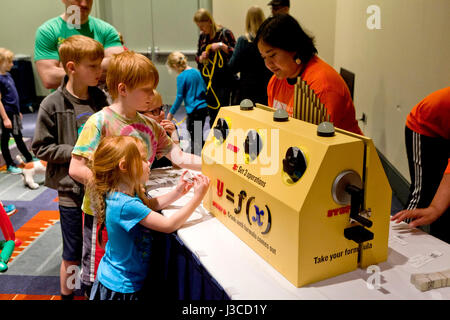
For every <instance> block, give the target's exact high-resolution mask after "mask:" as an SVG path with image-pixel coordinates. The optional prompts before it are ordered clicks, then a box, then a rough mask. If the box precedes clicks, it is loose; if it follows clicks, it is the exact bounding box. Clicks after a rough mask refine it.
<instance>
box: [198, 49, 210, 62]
mask: <svg viewBox="0 0 450 320" xmlns="http://www.w3.org/2000/svg"><path fill="white" fill-rule="evenodd" d="M207 59H208V53H207V52H206V51H203V52H202V54H201V55H200V57H199V58H198V61H200V62H201V63H203V61H206V60H207Z"/></svg>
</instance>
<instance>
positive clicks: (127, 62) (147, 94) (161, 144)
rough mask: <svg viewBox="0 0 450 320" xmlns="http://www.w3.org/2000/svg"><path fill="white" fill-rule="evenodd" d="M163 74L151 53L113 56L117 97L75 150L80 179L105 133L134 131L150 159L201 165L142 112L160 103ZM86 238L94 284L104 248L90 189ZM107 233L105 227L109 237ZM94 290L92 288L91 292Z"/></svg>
mask: <svg viewBox="0 0 450 320" xmlns="http://www.w3.org/2000/svg"><path fill="white" fill-rule="evenodd" d="M158 81H159V74H158V70H157V69H156V67H155V66H154V65H153V63H152V62H151V61H150V60H149V59H148V58H146V57H145V56H143V55H141V54H138V53H135V52H133V51H125V52H122V53H120V54H117V55H115V56H113V58H112V59H111V61H110V64H109V67H108V72H107V75H106V84H107V87H108V91H109V93H110V95H111V98H112V99H113V103H112V104H111V105H110V106H109V107H106V108H104V109H103V110H102V111H100V112H97V113H96V114H94V115H93V116H92V117H90V118H89V119H88V121H87V122H86V125H85V127H84V129H83V131H82V132H81V134H80V137H79V139H78V141H77V144H76V145H75V148H74V150H73V152H72V160H71V163H70V169H69V174H70V175H71V177H72V178H74V179H75V180H77V181H79V182H81V183H83V184H86V183H88V181H89V180H90V178H91V175H92V172H91V171H90V169H89V167H88V161H89V159H90V158H91V156H92V154H93V153H94V151H95V150H96V148H97V146H98V144H99V143H100V139H101V138H102V137H105V136H118V135H132V136H136V137H138V138H139V139H141V140H142V141H144V143H145V145H146V147H147V156H148V161H149V162H150V163H152V162H153V161H154V159H155V158H158V159H160V158H161V157H163V156H165V157H167V158H168V159H169V160H171V161H172V162H173V163H174V164H177V165H179V166H180V167H183V168H187V169H194V170H201V159H200V158H199V157H198V156H194V155H191V154H186V153H184V152H183V151H182V150H181V149H180V148H179V146H178V145H176V144H174V143H173V141H172V140H171V139H170V137H169V136H168V135H167V134H166V132H165V130H164V128H163V127H161V125H159V124H158V123H157V122H156V121H154V120H153V119H150V118H148V117H145V116H143V115H141V114H140V112H146V111H150V110H152V109H154V108H155V107H156V106H154V105H153V103H152V99H153V97H154V91H153V90H154V89H155V88H156V86H157V85H158ZM82 209H83V212H84V225H83V232H84V243H83V259H82V260H83V263H82V278H81V281H82V282H83V284H84V285H85V286H86V287H87V288H89V287H92V284H93V283H94V279H95V274H96V270H97V267H98V263H99V262H100V259H101V257H102V256H103V254H104V249H103V248H100V247H99V246H98V245H97V241H96V239H97V232H98V230H99V228H100V226H98V225H97V219H96V217H95V212H94V211H93V209H92V207H91V205H90V200H89V194H87V193H86V194H85V197H84V200H83V207H82ZM106 237H107V234H105V233H103V234H102V238H103V239H105V238H106ZM86 293H88V292H86Z"/></svg>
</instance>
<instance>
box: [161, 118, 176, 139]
mask: <svg viewBox="0 0 450 320" xmlns="http://www.w3.org/2000/svg"><path fill="white" fill-rule="evenodd" d="M159 124H160V125H161V126H162V127H163V128H164V130H166V132H167V133H168V134H169V135H172V132H174V131H175V130H176V129H175V124H174V123H173V122H172V121H170V120H167V119H164V120H162V121H161V122H160V123H159Z"/></svg>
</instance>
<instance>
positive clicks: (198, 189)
mask: <svg viewBox="0 0 450 320" xmlns="http://www.w3.org/2000/svg"><path fill="white" fill-rule="evenodd" d="M193 180H194V196H195V197H200V198H201V199H203V197H204V196H205V194H206V192H207V191H208V187H209V178H208V177H207V176H204V175H203V174H199V175H197V176H195V177H194V178H193Z"/></svg>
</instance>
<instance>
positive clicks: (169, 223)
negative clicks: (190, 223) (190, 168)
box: [140, 175, 209, 233]
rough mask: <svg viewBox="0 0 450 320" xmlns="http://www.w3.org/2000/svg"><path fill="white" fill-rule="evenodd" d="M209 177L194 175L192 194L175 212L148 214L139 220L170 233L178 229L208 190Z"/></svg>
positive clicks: (143, 223)
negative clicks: (165, 214) (170, 213)
mask: <svg viewBox="0 0 450 320" xmlns="http://www.w3.org/2000/svg"><path fill="white" fill-rule="evenodd" d="M208 187H209V178H208V177H206V176H204V175H198V176H195V177H194V196H193V198H192V199H191V200H190V201H189V202H188V203H186V205H185V206H183V208H181V209H180V210H178V211H177V212H175V213H174V214H173V215H171V216H170V217H165V216H163V215H160V214H149V215H147V216H146V217H145V218H144V219H142V220H141V222H140V224H142V225H143V226H144V227H146V228H149V229H152V230H156V231H159V232H165V233H171V232H174V231H176V230H178V229H179V228H180V227H181V226H182V225H183V223H184V222H185V221H186V220H187V219H188V218H189V216H190V215H191V214H192V213H193V212H194V210H195V209H196V208H197V207H198V206H199V205H200V203H201V202H202V199H203V197H204V196H205V194H206V191H208Z"/></svg>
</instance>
